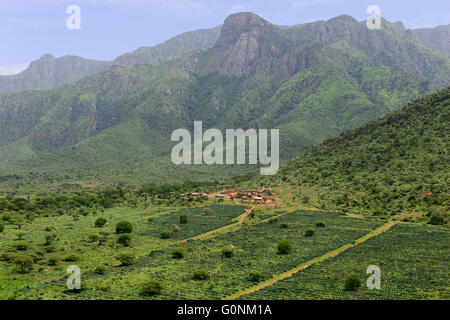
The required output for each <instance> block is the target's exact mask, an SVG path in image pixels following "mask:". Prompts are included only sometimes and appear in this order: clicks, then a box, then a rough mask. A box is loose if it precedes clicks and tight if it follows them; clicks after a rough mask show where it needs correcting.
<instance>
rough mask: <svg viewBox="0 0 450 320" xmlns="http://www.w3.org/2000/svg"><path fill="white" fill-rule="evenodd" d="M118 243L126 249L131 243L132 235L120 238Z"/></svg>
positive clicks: (127, 234)
mask: <svg viewBox="0 0 450 320" xmlns="http://www.w3.org/2000/svg"><path fill="white" fill-rule="evenodd" d="M117 242H118V243H120V244H123V245H124V246H125V247H128V246H129V245H130V242H131V235H130V234H129V233H125V234H122V235H120V236H119V238H118V239H117Z"/></svg>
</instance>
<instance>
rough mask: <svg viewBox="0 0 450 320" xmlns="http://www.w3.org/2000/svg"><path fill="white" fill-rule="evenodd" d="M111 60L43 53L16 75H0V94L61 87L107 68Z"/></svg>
mask: <svg viewBox="0 0 450 320" xmlns="http://www.w3.org/2000/svg"><path fill="white" fill-rule="evenodd" d="M110 65H111V62H108V61H99V60H88V59H84V58H81V57H77V56H64V57H61V58H55V57H54V56H52V55H51V54H45V55H43V56H42V57H41V58H40V59H39V60H36V61H33V62H31V63H30V65H29V66H28V68H27V69H26V70H24V71H22V72H21V73H19V74H17V75H12V76H0V94H1V93H11V92H20V91H25V90H43V89H51V88H57V87H61V86H63V85H65V84H68V83H72V82H75V81H77V80H79V79H82V78H84V77H87V76H90V75H92V74H95V73H97V72H101V71H104V70H106V69H108V68H109V67H110Z"/></svg>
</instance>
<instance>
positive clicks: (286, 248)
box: [278, 239, 292, 254]
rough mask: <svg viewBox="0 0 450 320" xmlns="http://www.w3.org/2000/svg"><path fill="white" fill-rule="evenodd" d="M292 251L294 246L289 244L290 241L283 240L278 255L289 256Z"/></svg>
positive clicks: (279, 245)
mask: <svg viewBox="0 0 450 320" xmlns="http://www.w3.org/2000/svg"><path fill="white" fill-rule="evenodd" d="M291 251H292V246H291V243H290V242H289V240H286V239H284V240H281V241H280V243H279V244H278V253H280V254H288V253H289V252H291Z"/></svg>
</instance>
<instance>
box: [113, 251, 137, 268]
mask: <svg viewBox="0 0 450 320" xmlns="http://www.w3.org/2000/svg"><path fill="white" fill-rule="evenodd" d="M116 259H117V260H119V261H120V263H121V264H122V266H128V265H130V264H132V263H133V261H134V256H133V255H132V254H129V253H121V254H119V255H118V256H116Z"/></svg>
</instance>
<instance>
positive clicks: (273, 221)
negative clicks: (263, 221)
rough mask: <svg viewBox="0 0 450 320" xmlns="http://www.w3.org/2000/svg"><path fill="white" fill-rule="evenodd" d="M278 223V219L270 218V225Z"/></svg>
mask: <svg viewBox="0 0 450 320" xmlns="http://www.w3.org/2000/svg"><path fill="white" fill-rule="evenodd" d="M275 222H278V218H270V219H269V223H275Z"/></svg>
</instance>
